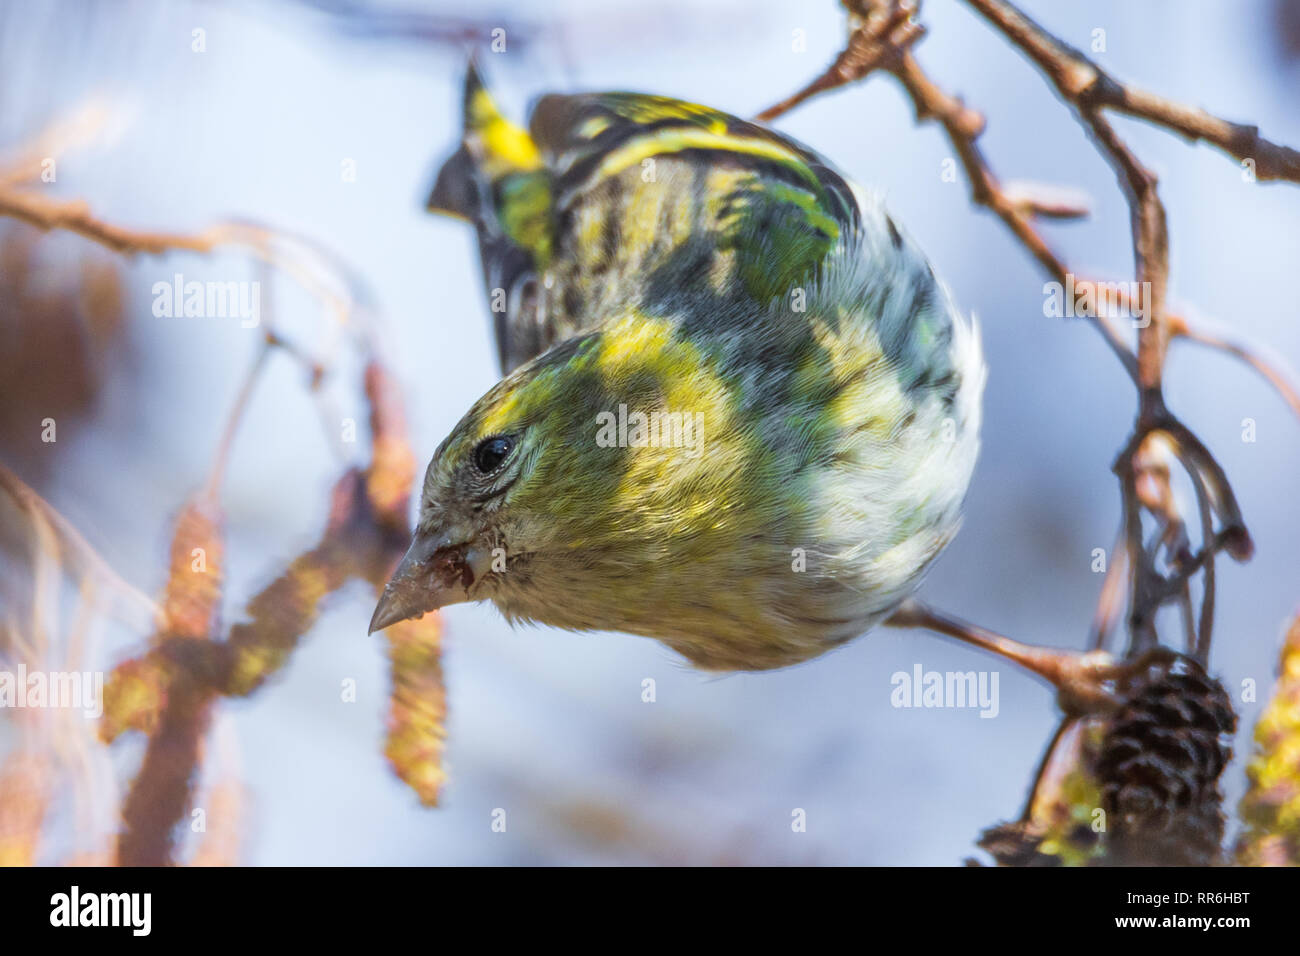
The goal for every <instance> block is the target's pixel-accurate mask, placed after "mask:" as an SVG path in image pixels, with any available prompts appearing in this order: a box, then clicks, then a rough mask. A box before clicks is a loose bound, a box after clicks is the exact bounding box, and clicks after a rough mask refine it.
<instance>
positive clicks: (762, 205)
mask: <svg viewBox="0 0 1300 956" xmlns="http://www.w3.org/2000/svg"><path fill="white" fill-rule="evenodd" d="M529 136H530V139H531V140H532V142H533V143H534V144H535V145H536V146H537V148H538V149H539V150H540V152H541V155H542V159H543V162H544V163H545V165H546V167H547V169H549V170H550V173H551V177H552V179H551V190H552V196H551V203H552V205H551V212H552V217H553V222H554V224H555V234H554V235H555V250H556V258H557V260H565V259H566V258H568V259H572V260H573V261H574V262H575V263H577V265H578V267H579V268H578V270H577V272H576V273H574V274H573V275H572V282H571V283H570V285H576V286H577V287H578V288H579V289H581V287H582V285H583V283H584V281H587V280H588V278H589V277H591V276H596V277H598V283H599V288H600V290H601V292H602V293H605V292H607V290H608V289H609V288H611V286H612V284H613V283H615V282H617V283H618V284H619V286H620V287H632V288H642V287H644V288H645V289H646V290H647V291H648V292H649V293H650V294H653V292H654V289H655V288H656V286H658V287H662V288H666V289H669V288H670V289H672V290H674V291H675V292H677V293H681V292H683V291H685V290H688V289H689V290H695V289H700V290H707V292H708V293H709V294H711V295H716V294H725V295H730V294H743V295H745V296H747V297H749V298H751V299H757V300H759V301H767V300H770V299H771V298H773V297H777V296H782V295H785V294H786V293H787V292H788V291H789V290H790V288H791V287H792V286H795V285H798V284H799V283H801V282H804V281H805V280H807V279H809V278H811V277H812V275H813V274H814V273H815V271H816V268H817V266H818V264H819V263H820V262H821V261H822V260H823V259H824V257H825V256H826V254H827V253H828V252H829V251H830V250H831V249H832V248H833V247H834V245H835V243H836V241H837V240H838V239H839V238H840V236H841V235H842V234H843V232H844V231H845V230H854V229H856V228H858V224H859V211H858V205H857V201H856V199H855V196H854V194H853V191H852V189H851V187H850V186H849V184H848V182H847V181H846V180H845V179H844V177H843V176H841V175H840V174H839V173H838V172H837V171H836V170H835V169H834V168H833V167H832V166H831V165H830V164H829V163H828V162H827V161H826V160H824V159H823V158H822V157H820V156H818V155H817V154H816V153H815V152H813V151H812V150H810V149H808V148H806V147H804V146H802V145H801V144H799V143H797V142H795V141H794V140H792V139H790V138H788V137H786V136H783V135H781V134H779V133H777V132H775V131H773V130H770V129H767V128H765V127H762V126H759V125H757V124H755V123H752V122H749V121H747V120H743V119H739V118H737V117H735V116H731V115H729V114H727V113H723V112H720V111H718V110H715V109H710V108H708V107H705V106H699V105H696V104H694V103H688V102H684V101H682V100H676V99H672V98H670V97H665V96H650V95H644V94H638V93H593V94H580V95H549V96H545V97H543V98H541V99H540V100H539V101H538V102H537V104H536V105H535V106H534V108H533V111H532V115H531V118H530V121H529ZM561 264H567V263H561ZM558 271H562V270H557V272H558ZM570 298H571V302H570V307H569V308H565V307H564V304H563V303H560V308H559V309H557V310H556V311H557V312H558V313H559V315H560V316H562V317H563V316H566V314H567V318H568V319H569V321H570V322H573V321H575V320H576V319H577V318H578V317H577V316H575V315H573V313H574V311H575V310H574V308H573V307H572V306H581V307H585V308H587V309H588V310H589V312H590V309H591V307H592V302H591V299H592V298H593V297H592V296H590V295H582V294H573V293H571V294H570ZM594 298H596V299H597V300H601V299H605V300H607V299H608V296H607V295H598V296H595V297H594ZM605 305H606V306H607V307H608V306H610V305H612V303H609V302H608V301H606V302H605ZM598 318H599V314H597V315H594V316H593V315H589V316H588V317H587V321H586V322H585V323H581V324H586V325H590V324H592V321H591V320H592V319H598Z"/></svg>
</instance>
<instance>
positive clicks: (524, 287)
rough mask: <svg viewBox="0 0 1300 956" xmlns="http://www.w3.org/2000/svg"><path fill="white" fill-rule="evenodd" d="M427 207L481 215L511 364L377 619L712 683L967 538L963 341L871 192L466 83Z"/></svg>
mask: <svg viewBox="0 0 1300 956" xmlns="http://www.w3.org/2000/svg"><path fill="white" fill-rule="evenodd" d="M430 207H431V208H434V209H437V210H440V211H444V212H448V213H452V214H455V215H458V216H461V217H463V218H465V219H467V220H469V221H470V222H472V223H473V224H474V226H475V228H476V230H477V233H478V238H479V246H480V252H481V255H482V262H483V273H484V278H485V282H486V285H487V289H488V296H489V302H490V304H491V306H492V309H493V313H494V316H495V320H496V329H495V331H496V337H497V342H498V346H499V350H500V359H501V364H502V367H503V370H504V371H506V372H508V373H509V374H508V376H507V377H506V378H505V379H504V380H503V381H501V382H500V383H499V384H498V385H497V386H496V387H494V388H493V389H492V390H491V391H489V392H488V393H487V394H486V395H485V396H483V397H482V398H481V399H479V401H478V402H477V403H475V405H474V406H473V408H471V409H470V411H469V412H468V413H467V414H466V415H465V417H464V418H463V419H462V420H461V421H460V423H459V424H458V425H457V426H456V428H455V429H454V430H453V431H452V433H451V435H450V436H448V437H447V439H446V440H445V441H443V443H442V444H441V445H440V446H439V448H438V450H437V451H436V452H435V454H434V456H433V461H432V462H431V463H430V464H429V468H428V472H427V474H426V476H425V480H424V488H423V494H422V497H421V502H420V517H419V521H418V525H417V530H416V534H415V539H414V541H413V543H412V545H411V549H410V551H409V552H408V554H407V555H406V557H405V558H404V559H403V561H402V563H401V565H400V566H399V567H398V569H397V571H396V573H395V574H394V576H393V579H392V581H391V582H390V583H389V585H388V588H387V589H386V590H385V592H384V596H383V598H382V600H381V601H380V603H379V607H378V608H377V609H376V611H375V616H374V620H373V621H372V624H371V629H372V630H375V629H378V628H382V627H386V626H388V625H389V624H392V623H394V622H396V621H399V620H403V619H406V618H409V617H412V616H416V615H419V614H422V613H423V612H425V611H429V610H432V609H435V608H439V607H443V606H445V605H448V604H454V603H457V602H461V601H480V600H490V601H492V602H493V603H494V604H495V605H496V606H497V607H498V608H499V609H500V610H501V612H502V613H503V614H504V615H505V616H506V618H507V619H509V620H511V621H535V622H540V623H544V624H549V625H552V626H555V627H562V628H569V629H575V630H591V629H598V630H613V631H624V632H627V633H631V634H641V635H645V636H649V637H654V638H657V639H659V640H661V641H663V642H664V643H665V644H667V645H669V646H670V647H672V648H674V649H675V650H677V651H678V652H680V653H681V654H682V655H684V656H685V657H686V658H688V659H689V660H690V661H691V662H693V663H694V664H696V665H698V666H700V667H703V668H707V669H711V670H760V669H765V668H772V667H781V666H784V665H788V664H794V663H798V662H799V661H803V660H806V659H808V658H811V657H814V656H816V655H818V654H821V653H823V652H824V651H827V650H829V649H830V648H832V647H835V646H837V645H839V644H842V643H843V642H845V641H847V640H849V639H850V638H853V637H855V636H856V635H858V634H861V633H862V632H863V631H865V630H867V629H868V628H870V627H871V626H872V625H874V624H876V623H878V622H879V621H881V620H882V619H883V618H885V617H886V616H888V615H889V613H890V612H891V610H892V609H894V608H895V607H896V606H897V605H898V603H899V602H900V601H901V600H903V599H904V598H905V597H907V596H908V595H909V594H910V593H911V592H912V591H913V589H914V588H915V587H916V586H917V584H918V582H919V581H920V579H921V577H922V575H923V574H924V572H925V570H926V568H927V567H928V566H929V565H930V563H931V562H932V561H933V559H934V558H935V556H936V555H937V554H938V553H939V552H940V551H941V550H942V549H943V547H944V546H945V545H946V544H947V543H948V541H949V540H950V539H951V538H952V536H953V534H954V533H955V532H956V530H957V527H958V524H959V522H960V517H961V506H962V500H963V498H964V496H965V494H966V489H967V485H968V484H969V482H970V477H971V472H972V470H973V468H974V465H975V459H976V455H977V452H978V447H979V438H978V432H979V421H980V397H981V392H982V390H983V384H984V367H983V362H982V359H981V355H980V347H979V341H978V337H977V334H976V332H975V330H974V328H973V326H972V324H971V323H970V322H968V321H967V320H966V319H964V318H963V317H962V316H961V315H960V314H959V313H958V312H957V310H956V308H955V307H954V305H953V303H952V300H951V299H950V297H949V295H948V292H947V291H946V289H945V288H944V286H943V285H942V283H940V282H939V280H938V279H936V278H935V276H934V273H933V272H932V271H931V269H930V266H929V264H928V263H927V262H926V260H925V258H924V257H923V256H922V255H921V253H920V252H919V251H918V250H917V248H916V247H915V246H914V245H913V244H912V242H911V241H910V240H909V239H908V238H907V237H906V235H905V234H904V233H903V232H902V231H901V230H900V229H899V228H898V227H897V226H896V225H895V223H894V222H893V221H892V220H891V219H890V218H889V216H888V214H887V213H886V212H885V210H884V208H883V206H882V205H881V202H880V201H879V199H877V198H876V197H875V196H873V195H871V194H868V193H866V192H863V191H862V190H859V189H857V188H856V187H854V186H852V185H850V184H849V183H848V182H847V181H846V180H845V179H843V178H842V177H841V176H840V175H839V174H838V173H837V172H835V171H834V170H833V169H832V168H831V167H830V165H829V164H828V163H827V162H826V161H825V160H823V159H821V158H820V157H818V156H817V155H816V154H815V153H813V152H811V151H810V150H808V149H806V148H804V147H802V146H800V145H798V144H797V143H795V142H793V141H791V140H790V139H788V138H786V137H784V136H781V135H779V134H777V133H774V132H772V131H771V130H768V129H764V128H762V127H760V126H756V125H755V124H753V123H749V122H746V121H744V120H740V119H737V118H735V117H733V116H728V115H726V114H725V113H719V112H717V111H714V110H711V109H707V108H705V107H701V106H694V105H692V104H689V103H683V102H680V101H677V100H673V99H667V98H663V97H657V96H642V95H635V94H626V93H609V94H595V95H583V96H547V97H544V98H543V99H542V100H540V101H539V102H538V104H537V105H536V107H535V108H534V110H533V113H532V118H531V125H530V128H529V130H528V131H527V132H525V131H524V130H523V129H521V128H519V127H518V126H515V125H514V124H512V123H511V122H509V121H508V120H507V119H506V118H505V117H503V116H502V115H501V114H500V112H499V111H498V110H497V108H496V107H495V105H494V104H493V102H492V100H491V98H490V97H489V95H488V94H487V92H486V90H485V89H484V88H483V86H482V85H481V83H480V82H479V80H478V78H477V76H476V75H475V74H474V72H473V71H472V70H471V72H470V76H469V79H468V81H467V84H466V97H465V128H464V139H463V144H462V146H461V148H460V150H459V151H458V152H457V153H456V154H455V155H454V156H453V157H452V158H451V160H449V161H448V163H447V164H446V165H445V166H444V167H443V169H442V171H441V173H440V174H439V177H438V181H437V185H436V187H435V189H434V192H433V196H432V197H431V200H430Z"/></svg>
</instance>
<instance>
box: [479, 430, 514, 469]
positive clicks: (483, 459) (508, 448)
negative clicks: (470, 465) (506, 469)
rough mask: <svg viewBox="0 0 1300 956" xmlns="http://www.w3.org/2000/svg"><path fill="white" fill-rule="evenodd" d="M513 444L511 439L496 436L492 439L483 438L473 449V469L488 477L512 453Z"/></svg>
mask: <svg viewBox="0 0 1300 956" xmlns="http://www.w3.org/2000/svg"><path fill="white" fill-rule="evenodd" d="M514 448H515V442H514V439H513V438H506V437H504V436H502V435H496V436H493V437H492V438H485V439H483V440H482V441H481V442H479V443H478V447H477V448H475V449H474V467H475V468H477V469H478V470H479V471H480V472H482V473H483V474H485V475H490V474H492V472H494V471H496V470H497V469H498V468H500V467H501V463H502V462H504V461H505V460H506V459H507V458H508V457H510V453H511V452H512V451H514Z"/></svg>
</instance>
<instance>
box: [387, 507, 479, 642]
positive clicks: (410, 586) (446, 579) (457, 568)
mask: <svg viewBox="0 0 1300 956" xmlns="http://www.w3.org/2000/svg"><path fill="white" fill-rule="evenodd" d="M480 550H481V549H478V548H475V547H472V546H470V545H468V544H456V543H452V540H451V536H450V535H447V534H428V533H426V532H423V531H417V532H416V533H415V538H414V539H413V540H412V541H411V547H410V548H409V549H408V550H407V552H406V555H405V556H404V557H403V558H402V560H401V562H400V563H399V564H398V565H397V570H396V571H394V572H393V576H392V578H391V579H390V580H389V582H388V584H387V585H386V586H385V587H384V593H383V595H382V596H381V597H380V598H379V606H378V607H376V608H375V615H374V617H372V618H371V619H370V633H371V634H373V633H375V631H381V630H383V629H384V628H386V627H388V626H389V625H391V624H396V623H397V622H398V621H405V620H408V619H410V618H413V617H420V616H421V615H423V614H424V613H426V612H427V611H436V610H437V609H438V608H440V607H446V606H447V605H448V604H459V603H461V602H462V601H468V600H470V597H469V589H470V588H471V587H473V586H474V582H475V579H476V578H477V576H478V574H479V573H480V572H481V570H482V568H481V567H480V566H481V565H482V564H483V563H484V562H482V560H481V557H482V556H481V555H480V553H479V552H480Z"/></svg>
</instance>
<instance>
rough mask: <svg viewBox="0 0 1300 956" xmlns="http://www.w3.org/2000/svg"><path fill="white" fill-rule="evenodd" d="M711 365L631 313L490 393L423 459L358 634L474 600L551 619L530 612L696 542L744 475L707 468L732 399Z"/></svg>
mask: <svg viewBox="0 0 1300 956" xmlns="http://www.w3.org/2000/svg"><path fill="white" fill-rule="evenodd" d="M708 365H709V363H708V361H707V360H704V359H702V358H701V356H700V354H699V353H698V351H697V350H696V349H695V348H694V347H693V346H692V345H690V344H689V343H687V342H683V341H680V340H679V339H678V338H677V337H676V336H675V335H674V333H673V329H672V327H671V325H670V324H669V323H666V322H656V321H653V320H649V319H647V318H645V317H644V316H629V317H628V319H627V320H626V322H622V323H614V324H612V325H606V326H605V327H603V328H602V330H601V331H598V332H592V333H588V334H586V335H582V336H578V337H575V338H573V339H569V340H568V341H566V342H564V343H562V344H561V345H558V346H556V347H555V348H553V349H551V350H550V351H548V352H546V353H545V354H543V355H541V356H539V357H538V358H536V359H534V360H533V361H531V362H529V363H527V364H525V365H523V366H521V367H520V368H518V369H517V370H516V371H515V372H513V373H512V374H511V375H509V376H508V377H507V378H505V379H503V380H502V381H501V382H499V383H498V384H497V385H496V386H495V387H493V388H492V389H491V390H490V391H489V392H488V393H487V394H486V395H484V396H483V397H482V398H481V399H479V401H478V402H476V403H475V404H474V406H473V408H471V409H470V410H469V412H468V413H467V414H466V415H465V416H464V417H463V418H462V419H461V420H460V422H459V423H458V424H457V425H456V427H455V428H454V429H453V430H452V432H451V434H450V435H449V436H448V437H447V438H446V440H445V441H443V443H442V444H441V445H440V446H439V448H438V450H437V451H436V452H435V453H434V456H433V460H432V461H431V462H430V463H429V468H428V471H427V472H426V474H425V477H424V487H423V490H422V494H421V500H420V514H419V519H418V522H417V525H416V529H415V535H414V539H413V541H412V543H411V547H410V550H409V551H408V552H407V554H406V556H405V557H404V558H403V559H402V561H401V563H400V565H399V566H398V568H397V570H396V572H395V573H394V575H393V577H392V580H391V581H390V582H389V584H388V586H387V588H386V589H385V591H384V595H383V597H382V599H381V600H380V602H379V607H378V608H377V609H376V611H375V615H374V619H373V620H372V622H371V629H372V630H378V629H380V628H384V627H387V626H389V625H390V624H394V623H396V622H397V621H402V620H405V619H407V618H411V617H416V616H418V615H420V614H423V613H424V612H426V611H431V610H435V609H437V608H440V607H444V606H446V605H449V604H457V603H461V602H464V601H480V600H485V599H487V600H493V601H494V602H495V603H496V604H497V605H498V607H501V608H502V610H504V611H505V612H506V613H507V614H510V615H512V616H518V617H530V618H533V619H542V620H552V621H553V620H554V619H555V618H556V614H555V613H545V614H543V613H535V612H533V611H532V610H530V607H533V608H535V607H536V604H537V600H538V599H540V600H541V601H543V602H547V601H550V600H554V601H557V602H560V601H563V600H564V599H565V598H566V597H568V596H571V595H572V594H576V593H578V592H583V593H590V592H592V591H595V590H599V589H600V587H601V586H602V585H611V584H612V581H613V578H615V577H620V576H628V575H635V574H638V573H640V572H641V571H642V570H643V569H646V568H648V567H649V565H650V564H652V563H653V562H654V561H655V560H658V559H662V558H663V557H664V556H665V554H666V553H667V550H666V549H667V548H668V547H669V546H670V542H671V541H672V540H673V539H681V540H700V534H699V533H695V532H701V533H702V531H703V530H704V527H705V526H709V527H711V526H712V521H711V519H710V518H709V515H710V513H711V512H712V509H713V508H714V507H720V506H725V504H726V502H727V501H728V500H729V499H730V498H734V497H736V496H737V495H738V494H739V488H738V487H736V485H737V482H739V481H740V480H741V476H743V475H745V474H747V473H752V471H753V469H749V470H748V471H747V470H746V469H745V468H744V467H743V462H741V461H740V460H739V452H738V450H735V449H733V453H734V456H735V457H737V460H736V461H734V462H732V463H731V465H734V466H735V467H731V466H728V467H726V468H722V469H718V468H715V467H713V465H714V464H715V463H716V462H715V461H711V460H710V459H711V457H712V453H713V452H714V451H715V446H716V441H715V439H714V436H717V435H720V434H722V433H721V431H713V430H712V428H713V425H712V423H713V422H725V421H726V420H727V419H728V418H729V417H730V412H729V406H730V400H731V396H730V394H729V392H728V390H727V389H726V387H725V386H724V385H723V384H722V383H721V382H720V381H719V380H718V379H717V378H716V377H715V376H713V375H711V374H709V373H708V372H707V367H708ZM638 413H640V414H641V415H643V416H644V422H645V424H644V425H642V424H641V423H642V421H643V420H642V419H640V418H638ZM670 413H672V414H670ZM639 428H640V431H639V430H638V429H639ZM706 433H708V434H709V437H710V445H709V448H710V452H711V455H710V456H705V455H703V453H702V452H703V441H702V439H703V436H704V435H705V434H706ZM646 435H648V436H649V437H648V438H646V437H645V436H646ZM719 482H722V483H721V484H720V483H719ZM696 525H700V526H701V527H698V528H697V527H696ZM602 575H607V576H608V577H609V579H610V580H606V579H605V578H603V577H602ZM560 616H563V614H560Z"/></svg>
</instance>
